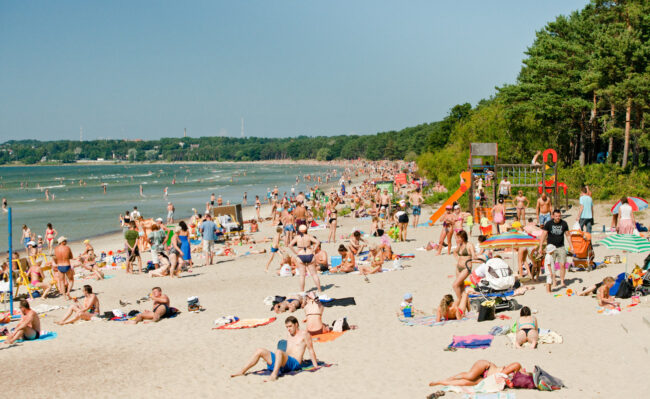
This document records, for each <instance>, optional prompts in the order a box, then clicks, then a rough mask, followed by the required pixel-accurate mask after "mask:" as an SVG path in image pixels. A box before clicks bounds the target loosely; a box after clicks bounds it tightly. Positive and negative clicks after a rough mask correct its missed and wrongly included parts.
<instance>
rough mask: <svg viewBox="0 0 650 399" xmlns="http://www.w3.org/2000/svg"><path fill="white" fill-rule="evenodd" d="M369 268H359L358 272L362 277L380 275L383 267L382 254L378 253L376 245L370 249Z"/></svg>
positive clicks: (381, 252)
mask: <svg viewBox="0 0 650 399" xmlns="http://www.w3.org/2000/svg"><path fill="white" fill-rule="evenodd" d="M369 251H370V256H369V260H370V266H359V272H360V273H361V274H362V275H366V274H375V273H381V268H382V266H383V265H384V252H383V251H380V250H379V248H378V247H377V246H376V245H372V246H371V247H370V250H369Z"/></svg>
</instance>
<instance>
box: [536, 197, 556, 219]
mask: <svg viewBox="0 0 650 399" xmlns="http://www.w3.org/2000/svg"><path fill="white" fill-rule="evenodd" d="M552 206H553V203H552V202H551V198H550V197H549V196H547V195H546V191H544V192H542V195H541V197H539V198H538V199H537V205H536V206H535V212H536V213H537V220H538V221H539V227H542V228H543V227H544V225H545V224H546V223H547V222H548V221H549V220H551V209H552Z"/></svg>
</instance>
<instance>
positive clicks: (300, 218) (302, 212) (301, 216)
mask: <svg viewBox="0 0 650 399" xmlns="http://www.w3.org/2000/svg"><path fill="white" fill-rule="evenodd" d="M301 193H302V192H301ZM293 217H294V219H295V221H296V227H300V225H301V224H307V208H305V206H304V205H303V202H302V201H300V200H297V204H296V207H295V208H294V210H293Z"/></svg>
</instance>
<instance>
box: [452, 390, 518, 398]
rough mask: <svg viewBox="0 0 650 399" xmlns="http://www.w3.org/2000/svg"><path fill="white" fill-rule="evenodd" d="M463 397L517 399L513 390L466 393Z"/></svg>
mask: <svg viewBox="0 0 650 399" xmlns="http://www.w3.org/2000/svg"><path fill="white" fill-rule="evenodd" d="M463 399H517V394H516V393H514V392H495V393H475V394H468V393H466V394H465V395H463Z"/></svg>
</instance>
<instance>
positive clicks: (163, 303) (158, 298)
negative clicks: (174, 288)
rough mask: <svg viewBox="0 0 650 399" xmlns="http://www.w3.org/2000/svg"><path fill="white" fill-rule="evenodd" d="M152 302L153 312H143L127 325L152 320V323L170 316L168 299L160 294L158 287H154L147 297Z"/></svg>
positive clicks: (160, 290)
mask: <svg viewBox="0 0 650 399" xmlns="http://www.w3.org/2000/svg"><path fill="white" fill-rule="evenodd" d="M149 296H150V297H151V299H152V300H153V310H145V311H144V312H142V313H140V314H138V315H137V316H135V319H133V320H130V321H129V324H138V323H139V322H141V321H143V320H153V322H154V323H157V322H158V321H160V319H164V318H166V317H169V316H171V311H170V308H169V297H168V296H167V295H165V294H163V293H162V289H161V288H160V287H154V288H153V289H152V290H151V294H150V295H149Z"/></svg>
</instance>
